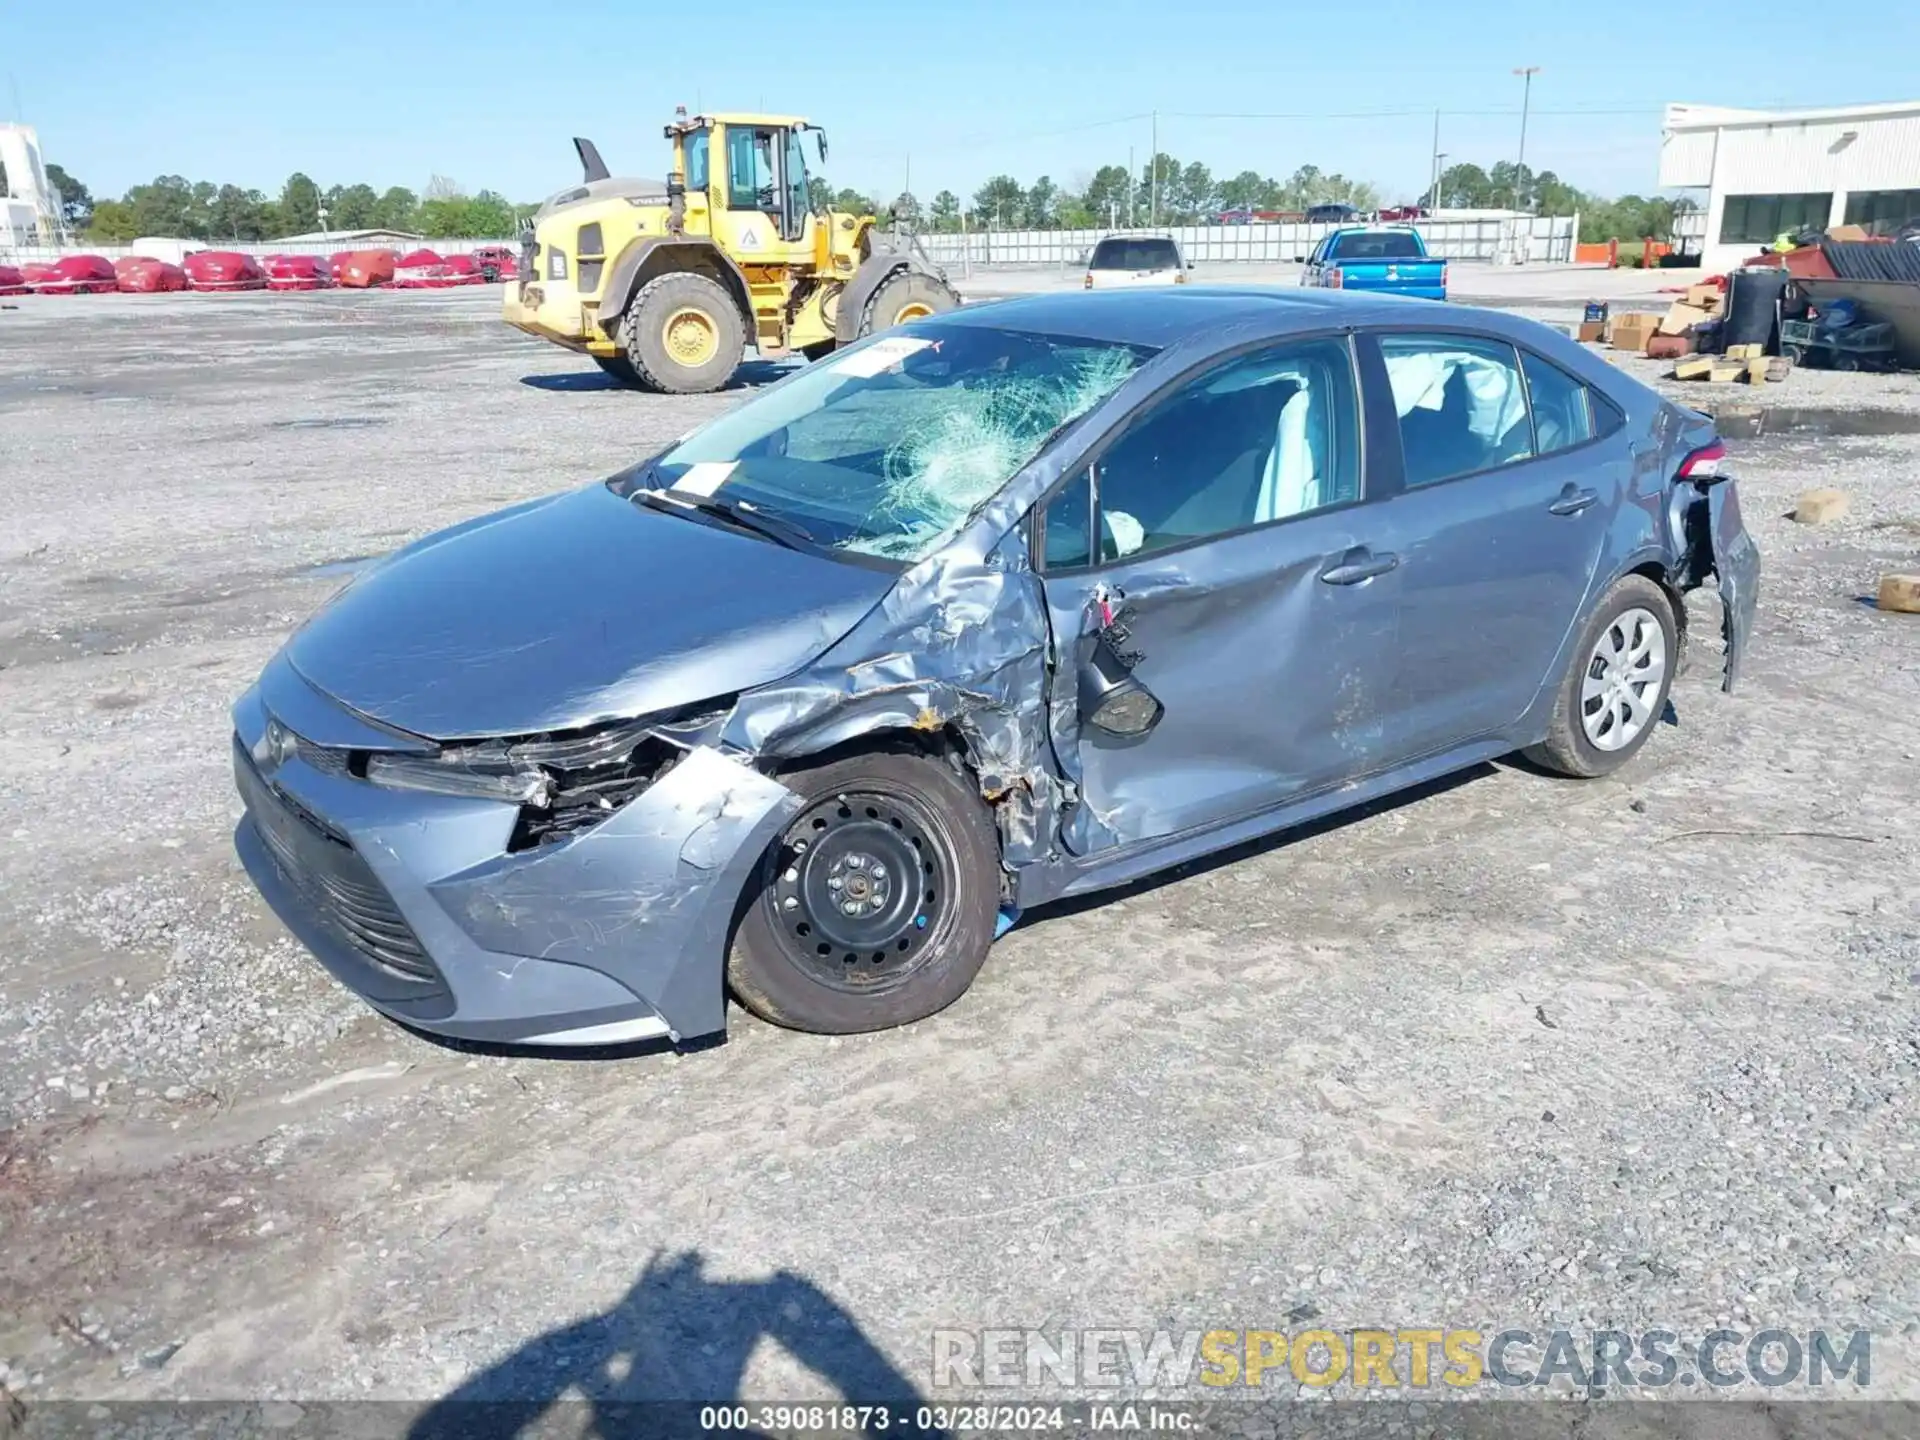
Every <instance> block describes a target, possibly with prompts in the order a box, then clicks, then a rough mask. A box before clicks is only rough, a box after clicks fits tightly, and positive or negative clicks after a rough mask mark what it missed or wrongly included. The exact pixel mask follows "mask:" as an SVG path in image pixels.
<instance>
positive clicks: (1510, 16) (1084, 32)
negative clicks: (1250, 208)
mask: <svg viewBox="0 0 1920 1440" xmlns="http://www.w3.org/2000/svg"><path fill="white" fill-rule="evenodd" d="M79 13H81V12H80V11H75V10H73V9H71V8H70V7H62V6H58V5H53V4H29V3H26V0H0V37H4V41H5V42H6V43H4V45H0V112H4V113H5V115H6V116H7V118H14V117H15V111H16V98H15V97H16V92H17V97H18V99H17V110H18V117H19V118H22V119H24V120H26V121H28V122H29V123H31V124H34V125H36V126H38V128H39V131H40V139H41V145H42V147H43V149H44V150H45V152H46V155H47V158H48V159H49V160H51V161H54V162H56V163H58V164H60V165H62V166H64V167H65V168H66V169H67V170H68V171H69V172H71V173H72V174H74V175H76V176H77V177H79V178H80V179H81V180H82V181H84V182H85V183H87V184H88V185H89V186H90V187H91V188H92V189H93V191H94V193H95V194H96V195H97V196H99V195H118V194H120V193H121V192H122V191H123V190H125V189H126V187H127V186H129V185H132V184H137V183H139V182H141V181H144V180H148V179H151V178H152V177H153V176H155V175H157V174H163V173H174V174H182V175H185V176H186V177H187V178H188V179H190V180H202V179H205V180H213V181H217V182H227V181H232V182H235V183H239V184H242V185H247V186H253V187H257V188H259V189H262V190H265V191H267V192H268V193H269V194H275V193H277V192H278V190H279V188H280V186H281V184H282V182H283V181H284V180H285V179H286V177H287V175H288V174H289V173H291V172H292V171H295V170H302V171H305V172H306V173H307V174H309V175H311V176H312V177H313V178H314V179H315V180H317V181H318V182H319V183H320V184H321V186H322V187H325V186H327V185H331V184H335V183H353V182H357V181H362V180H364V181H366V182H368V183H370V184H373V185H374V186H376V187H378V188H385V187H386V186H389V185H406V186H409V187H411V188H413V189H415V190H419V189H421V188H423V187H424V186H425V184H426V182H427V179H428V177H429V176H430V175H433V174H436V173H437V174H442V175H446V176H450V177H451V178H453V179H455V180H457V181H459V182H460V183H461V184H462V185H464V186H465V187H467V188H468V189H469V190H478V189H482V188H489V189H494V190H499V191H503V192H505V193H506V194H507V195H509V196H510V197H512V198H513V199H515V200H532V199H538V198H539V197H541V196H543V195H545V194H547V193H549V192H551V191H553V190H555V189H558V188H560V187H561V186H563V185H566V184H568V183H571V182H572V181H573V180H574V178H575V177H576V175H577V168H576V165H575V162H574V159H573V153H572V150H571V147H570V146H569V144H568V140H569V137H571V136H573V135H575V134H583V135H588V136H591V137H593V138H594V139H595V140H597V141H598V143H599V145H600V148H601V151H602V152H603V153H604V154H605V155H606V157H607V160H608V162H609V164H610V165H611V167H612V168H613V170H614V171H615V172H616V173H638V174H643V175H654V174H655V173H657V172H660V171H663V170H664V168H665V159H664V150H663V146H662V142H661V139H660V130H659V126H660V124H661V123H662V122H663V121H664V120H666V119H667V118H668V116H669V115H670V114H671V113H672V110H673V107H674V105H675V104H685V105H686V106H687V107H688V108H689V109H690V110H691V109H693V108H694V107H695V106H696V105H699V106H704V107H706V108H709V109H716V110H717V109H759V108H765V109H768V110H773V111H781V112H789V113H798V114H804V115H809V116H811V117H812V118H813V119H815V120H816V121H818V122H819V123H821V124H823V125H825V126H826V127H827V130H828V134H829V137H830V140H831V142H832V154H831V164H829V165H828V166H826V167H825V168H826V172H827V174H828V175H829V176H830V177H831V178H832V180H833V181H834V182H835V183H836V184H839V185H855V186H859V187H861V188H863V189H870V190H873V191H877V192H879V191H884V192H886V193H888V194H891V193H894V192H896V191H898V190H899V189H900V188H901V186H902V185H903V184H905V183H906V180H907V178H908V175H909V167H910V173H911V179H912V185H913V188H914V190H915V191H916V192H917V193H919V194H920V195H921V196H923V197H925V196H930V195H931V194H933V192H935V191H936V190H939V189H941V188H950V189H952V190H954V191H956V192H958V193H960V194H962V195H963V196H964V195H967V194H969V193H971V191H972V190H973V189H974V187H976V186H977V185H978V184H979V183H980V182H981V181H982V180H984V179H985V178H986V177H987V176H989V175H992V174H995V173H999V172H1002V171H1004V172H1008V173H1011V174H1013V175H1015V176H1016V177H1018V178H1019V179H1020V180H1021V181H1022V182H1031V181H1032V180H1033V179H1034V178H1035V177H1036V176H1038V175H1040V174H1043V173H1045V174H1050V175H1051V176H1052V177H1053V178H1054V180H1055V182H1056V183H1060V184H1073V183H1075V182H1076V181H1079V180H1082V179H1084V178H1085V177H1086V176H1087V175H1088V174H1090V173H1091V172H1092V170H1093V169H1094V168H1095V167H1096V166H1098V165H1100V164H1104V163H1108V162H1116V163H1121V164H1124V163H1125V162H1126V159H1127V152H1128V147H1129V146H1131V147H1132V148H1133V150H1134V154H1135V163H1136V164H1141V163H1144V161H1145V158H1146V156H1147V153H1148V145H1149V135H1150V128H1151V126H1150V121H1149V120H1148V119H1147V118H1146V116H1147V112H1150V111H1152V110H1155V109H1158V110H1159V111H1160V113H1161V119H1160V129H1159V133H1160V146H1161V148H1162V149H1163V150H1166V151H1169V152H1171V153H1172V154H1174V155H1176V156H1178V157H1179V158H1180V159H1182V160H1188V159H1201V160H1204V161H1206V162H1207V163H1208V164H1210V165H1211V166H1212V167H1213V169H1214V171H1215V173H1216V174H1232V173H1234V172H1236V171H1239V170H1242V169H1254V170H1259V171H1261V172H1263V173H1268V174H1274V175H1277V176H1279V177H1281V178H1284V177H1285V176H1286V175H1288V174H1290V173H1291V172H1292V171H1293V170H1294V169H1295V168H1296V167H1297V166H1299V165H1302V164H1314V165H1318V166H1319V167H1320V168H1321V169H1322V170H1326V171H1336V170H1337V171H1340V172H1342V173H1344V174H1346V175H1348V176H1350V177H1353V178H1359V179H1368V180H1372V181H1374V182H1375V183H1377V184H1379V185H1380V186H1381V187H1382V188H1383V190H1384V191H1385V193H1386V194H1387V196H1388V198H1389V199H1394V198H1403V197H1411V196H1412V195H1414V194H1415V193H1417V192H1418V191H1419V190H1420V189H1421V188H1422V187H1423V186H1424V184H1425V183H1426V178H1427V172H1428V167H1429V156H1430V154H1431V152H1432V149H1433V143H1432V140H1433V114H1432V112H1433V110H1434V109H1436V108H1438V109H1440V110H1441V111H1442V116H1441V139H1440V148H1441V149H1442V150H1443V151H1445V152H1447V153H1448V155H1449V156H1450V157H1451V158H1452V159H1453V160H1461V159H1470V160H1474V161H1477V162H1479V163H1481V164H1483V165H1487V164H1491V163H1493V162H1494V161H1497V160H1501V159H1510V158H1512V157H1513V155H1514V152H1515V150H1516V148H1517V145H1518V142H1519V128H1520V126H1519V108H1520V91H1521V82H1520V81H1519V80H1518V79H1516V78H1515V77H1514V76H1513V74H1512V73H1511V72H1512V69H1513V67H1515V66H1518V65H1539V66H1541V67H1542V70H1541V73H1540V74H1539V75H1537V76H1536V77H1535V78H1534V88H1533V115H1532V119H1531V122H1530V124H1529V127H1528V134H1527V159H1528V161H1529V162H1530V163H1532V164H1534V165H1535V166H1536V167H1538V168H1544V169H1551V170H1554V171H1556V172H1558V173H1559V174H1560V175H1561V176H1562V178H1564V179H1567V180H1570V181H1572V182H1573V183H1575V184H1577V185H1581V186H1583V187H1585V188H1588V189H1597V190H1601V191H1603V192H1607V193H1621V192H1624V191H1628V190H1637V191H1642V192H1645V191H1648V190H1650V189H1652V188H1653V184H1654V179H1655V167H1656V164H1657V156H1658V149H1659V135H1660V110H1661V106H1662V105H1663V104H1664V103H1666V102H1667V101H1669V100H1692V101H1702V102H1708V103H1721V104H1734V105H1754V106H1776V105H1811V104H1848V103H1865V102H1868V101H1877V100H1899V99H1909V98H1912V94H1911V92H1913V91H1915V90H1917V89H1920V68H1916V67H1915V65H1914V64H1913V57H1914V56H1915V55H1916V54H1920V6H1912V5H1907V6H1893V5H1886V6H1876V7H1871V9H1870V10H1868V11H1849V10H1845V9H1844V8H1843V10H1841V11H1837V12H1836V11H1827V10H1821V11H1819V12H1818V13H1819V26H1818V30H1817V39H1816V40H1810V41H1808V42H1807V43H1805V44H1797V43H1796V39H1795V37H1798V36H1805V35H1807V33H1808V30H1807V26H1808V18H1807V17H1808V16H1809V14H1810V13H1812V12H1810V11H1809V10H1808V8H1807V5H1806V3H1805V0H1741V3H1737V4H1735V3H1720V0H1694V3H1692V4H1689V5H1687V6H1685V7H1680V6H1677V5H1675V4H1673V3H1671V0H1669V3H1666V4H1658V3H1647V4H1644V5H1633V4H1622V3H1619V0H1611V3H1606V4H1597V3H1596V4H1586V5H1581V4H1569V3H1557V0H1527V3H1509V0H1453V3H1440V0H1422V3H1419V4H1402V3H1393V0H1389V3H1368V4H1364V5H1352V6H1343V5H1341V4H1339V3H1332V0H1319V3H1314V4H1294V5H1287V6H1280V5H1274V4H1256V3H1250V0H1101V3H1098V4H1093V3H1087V0H1082V3H1078V4H1067V3H1049V0H954V3H947V4H940V5H932V4H925V3H922V4H919V5H913V4H907V3H898V0H896V3H893V4H880V3H874V0H835V3H833V4H831V5H819V6H809V5H798V6H796V5H794V4H792V3H791V0H787V3H780V4H775V3H769V0H726V3H724V4H717V5H700V4H694V5H682V6H672V5H666V4H658V3H648V4H640V3H633V0H628V3H625V4H618V3H610V0H577V3H576V0H568V3H563V4H533V3H528V0H519V3H516V4H503V3H494V0H443V3H437V4H432V5H428V4H418V3H405V0H394V3H389V4H373V3H361V0H326V3H313V4H303V5H300V6H298V7H294V6H287V5H277V4H272V3H264V0H181V3H167V4H162V5H158V6H155V5H152V4H139V5H134V4H127V3H123V0H106V3H95V4H90V5H88V6H86V7H84V13H85V15H86V20H85V24H84V29H85V32H86V38H85V40H84V41H83V42H76V41H75V39H74V35H75V30H74V25H75V23H76V21H75V20H74V18H73V17H74V15H76V14H79ZM76 43H79V45H80V48H79V49H75V48H74V47H75V44H76ZM1383 112H1411V113H1383ZM1129 116H1132V117H1138V118H1132V119H1125V118H1123V117H1129Z"/></svg>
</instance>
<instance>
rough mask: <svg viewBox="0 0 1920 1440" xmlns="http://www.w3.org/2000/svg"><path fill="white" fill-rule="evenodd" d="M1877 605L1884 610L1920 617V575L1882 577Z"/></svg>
mask: <svg viewBox="0 0 1920 1440" xmlns="http://www.w3.org/2000/svg"><path fill="white" fill-rule="evenodd" d="M1877 603H1878V604H1879V606H1880V608H1881V609H1882V610H1897V611H1899V612H1900V613H1901V614H1903V615H1920V575H1882V576H1881V577H1880V594H1879V597H1878V599H1877Z"/></svg>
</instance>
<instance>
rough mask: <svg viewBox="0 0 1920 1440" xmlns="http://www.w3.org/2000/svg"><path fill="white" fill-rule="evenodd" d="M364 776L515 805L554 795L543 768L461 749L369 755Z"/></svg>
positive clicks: (395, 786)
mask: <svg viewBox="0 0 1920 1440" xmlns="http://www.w3.org/2000/svg"><path fill="white" fill-rule="evenodd" d="M367 779H369V780H371V781H372V782H373V783H374V784H376V785H383V786H385V787H386V788H387V789H389V790H421V791H425V792H426V793H427V794H429V795H457V796H464V797H466V798H467V799H471V800H504V801H507V802H509V803H511V804H515V805H534V806H545V805H546V804H547V803H548V801H549V800H551V799H552V797H553V781H552V780H550V779H549V778H548V777H547V776H546V775H545V774H544V773H543V772H542V771H539V770H533V769H523V768H520V767H517V766H512V765H503V766H500V767H497V768H496V767H488V766H486V765H484V763H483V762H480V761H478V760H476V759H475V758H472V757H471V755H470V753H469V752H467V751H463V750H443V751H441V752H440V753H439V754H438V755H373V756H369V757H368V759H367Z"/></svg>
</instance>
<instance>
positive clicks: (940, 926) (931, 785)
mask: <svg viewBox="0 0 1920 1440" xmlns="http://www.w3.org/2000/svg"><path fill="white" fill-rule="evenodd" d="M783 778H784V779H785V781H786V783H787V784H788V785H789V786H791V787H792V788H793V789H794V790H795V792H796V793H798V794H799V795H800V796H801V798H802V800H803V802H804V804H803V806H802V808H801V810H800V813H799V814H798V815H796V816H795V817H794V819H793V821H792V822H791V823H790V824H789V825H788V826H787V829H786V831H785V833H784V834H783V835H782V836H781V837H780V839H779V840H778V841H777V842H776V843H775V844H774V846H773V848H772V849H771V850H770V851H769V852H768V854H767V857H766V859H765V861H764V862H763V863H762V866H761V869H760V872H759V874H758V876H757V877H756V879H755V881H754V882H753V891H754V893H753V895H752V896H751V898H750V900H749V901H748V903H747V904H746V906H745V908H744V912H743V914H742V915H741V919H740V924H739V928H738V930H737V932H736V933H735V936H734V943H733V948H732V952H731V954H730V955H729V957H728V962H727V977H728V980H729V981H730V982H731V984H732V986H733V989H734V993H735V994H736V995H737V996H738V997H739V998H740V1000H741V1002H742V1003H743V1004H745V1005H746V1006H747V1008H749V1009H750V1010H752V1011H753V1012H754V1013H755V1014H757V1015H759V1016H761V1017H762V1018H763V1019H766V1020H770V1021H772V1022H773V1023H774V1024H776V1025H785V1026H788V1027H790V1028H792V1029H796V1030H811V1031H815V1032H818V1033H821V1034H829V1035H846V1034H853V1033H857V1032H859V1031H864V1030H883V1029H886V1028H887V1027H889V1026H893V1025H904V1024H907V1023H909V1022H910V1021H914V1020H919V1019H922V1018H924V1017H926V1016H928V1015H931V1014H933V1013H934V1012H935V1011H938V1010H941V1009H944V1008H945V1007H946V1006H948V1005H950V1004H952V1003H953V1001H954V1000H956V999H958V998H959V997H960V995H961V994H963V993H964V992H965V991H966V988H967V987H968V986H969V985H970V984H972V983H973V977H974V976H975V975H976V974H977V973H978V972H979V969H980V966H981V964H982V963H983V962H984V961H985V959H986V954H987V947H988V946H989V945H990V944H991V943H992V941H993V931H994V917H995V914H996V912H997V911H998V909H999V873H1000V865H999V847H998V844H997V842H996V838H995V834H994V828H993V821H992V818H991V817H990V816H989V815H988V813H987V809H986V806H985V805H984V804H983V803H982V802H981V800H980V797H979V796H978V795H977V794H975V793H973V790H972V788H971V787H970V786H969V785H968V784H967V783H966V781H965V780H963V779H962V778H961V777H960V776H959V775H958V774H957V773H956V772H955V771H954V770H953V768H952V767H951V766H948V765H945V764H942V763H940V762H939V761H936V760H931V759H925V758H922V757H920V756H914V755H893V754H879V755H866V756H860V757H857V758H854V759H851V760H843V761H838V762H836V763H834V764H830V765H825V766H822V767H820V768H818V769H815V770H809V771H802V772H799V773H797V774H792V775H788V776H785V777H783Z"/></svg>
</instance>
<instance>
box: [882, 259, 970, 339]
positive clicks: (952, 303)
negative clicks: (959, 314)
mask: <svg viewBox="0 0 1920 1440" xmlns="http://www.w3.org/2000/svg"><path fill="white" fill-rule="evenodd" d="M959 304H960V300H959V297H958V296H956V295H955V294H954V293H953V291H951V290H949V289H948V288H947V287H946V286H945V285H944V284H942V283H941V282H940V281H939V280H937V279H935V278H934V277H933V276H931V275H923V274H921V273H920V272H919V271H917V270H902V271H900V272H899V273H898V274H896V275H891V276H889V277H888V278H887V279H885V280H883V281H882V282H881V283H880V288H879V289H878V290H876V291H874V292H873V295H872V297H871V298H870V299H869V300H868V301H867V308H866V310H865V311H864V312H863V313H862V314H861V316H860V333H861V334H862V335H874V334H878V333H879V332H880V331H882V330H891V329H893V327H894V326H896V325H905V324H907V323H908V322H909V321H912V320H918V319H921V318H922V317H924V316H927V315H940V314H944V313H945V312H946V311H948V310H953V309H957V308H958V307H959Z"/></svg>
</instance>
